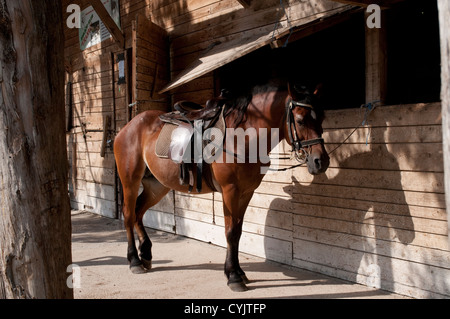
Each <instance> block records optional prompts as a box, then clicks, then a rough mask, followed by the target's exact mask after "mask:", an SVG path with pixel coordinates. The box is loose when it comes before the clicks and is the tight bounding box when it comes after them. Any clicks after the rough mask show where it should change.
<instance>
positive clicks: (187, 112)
mask: <svg viewBox="0 0 450 319" xmlns="http://www.w3.org/2000/svg"><path fill="white" fill-rule="evenodd" d="M226 102H227V99H226V98H225V97H224V96H223V95H222V94H221V96H219V97H218V98H214V99H211V100H208V101H207V102H206V106H205V107H203V106H201V105H200V104H197V103H194V102H190V101H181V102H177V103H176V104H175V105H174V109H175V111H173V112H169V113H166V114H162V115H160V116H159V118H160V119H161V121H163V122H165V125H164V127H163V129H162V130H161V133H160V135H159V137H158V141H157V142H156V155H157V156H158V157H161V158H169V159H171V160H172V161H173V162H175V163H177V164H179V165H180V173H179V181H180V185H186V184H187V185H189V192H191V191H192V189H193V185H194V177H193V170H196V173H197V184H196V190H197V192H199V193H200V192H201V190H202V178H203V177H205V181H206V183H207V184H208V186H209V187H210V188H211V189H213V190H214V185H213V183H212V177H211V173H210V171H209V166H208V165H205V166H204V165H203V164H204V160H203V147H204V143H205V141H203V132H204V131H205V130H207V129H209V128H217V129H219V130H220V131H221V132H222V136H223V135H224V133H225V120H224V114H223V111H224V106H225V103H226ZM195 133H198V134H195ZM194 139H195V140H194ZM214 143H215V144H216V145H217V144H219V143H220V146H221V145H222V143H223V141H215V140H214ZM198 148H201V149H198ZM205 168H206V169H205Z"/></svg>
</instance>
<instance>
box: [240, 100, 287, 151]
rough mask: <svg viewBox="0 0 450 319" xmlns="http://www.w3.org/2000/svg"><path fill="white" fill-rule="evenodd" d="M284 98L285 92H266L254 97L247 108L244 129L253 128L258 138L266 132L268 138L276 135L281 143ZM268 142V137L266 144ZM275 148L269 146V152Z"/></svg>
mask: <svg viewBox="0 0 450 319" xmlns="http://www.w3.org/2000/svg"><path fill="white" fill-rule="evenodd" d="M286 97H287V93H286V92H268V93H263V94H259V95H256V96H254V98H253V99H252V102H251V103H250V105H249V108H248V112H247V116H248V119H247V121H246V123H247V125H246V128H249V127H253V128H255V129H256V131H257V134H258V137H261V136H260V135H261V134H266V132H267V134H269V136H273V134H276V135H277V138H278V139H279V141H281V140H282V139H283V138H284V136H285V126H286V125H285V112H286V108H285V107H286ZM261 129H266V130H267V131H264V130H261ZM270 141H271V138H270V137H269V138H268V142H269V143H270ZM271 144H273V143H271ZM275 146H276V145H271V146H270V148H269V151H271V150H272V149H273V147H275Z"/></svg>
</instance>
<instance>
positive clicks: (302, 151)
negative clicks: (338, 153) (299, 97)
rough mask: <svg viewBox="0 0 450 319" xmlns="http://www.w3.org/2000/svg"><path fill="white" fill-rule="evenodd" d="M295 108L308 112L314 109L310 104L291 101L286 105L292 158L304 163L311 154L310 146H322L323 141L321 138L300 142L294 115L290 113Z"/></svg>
mask: <svg viewBox="0 0 450 319" xmlns="http://www.w3.org/2000/svg"><path fill="white" fill-rule="evenodd" d="M297 106H300V107H304V108H306V109H310V110H314V108H313V106H312V105H311V104H305V103H300V102H296V101H294V100H292V99H289V101H288V102H287V103H286V124H287V127H288V136H289V140H290V142H291V144H292V147H293V152H294V156H295V159H296V160H297V161H298V162H300V163H306V162H307V161H308V157H309V155H310V152H311V146H313V145H317V144H323V143H324V141H323V138H321V137H319V138H314V139H310V140H304V141H300V138H299V137H298V134H297V128H296V127H295V120H294V114H293V113H292V110H293V109H294V108H296V107H297Z"/></svg>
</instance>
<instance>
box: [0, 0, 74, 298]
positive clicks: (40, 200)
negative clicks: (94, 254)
mask: <svg viewBox="0 0 450 319" xmlns="http://www.w3.org/2000/svg"><path fill="white" fill-rule="evenodd" d="M61 12H62V6H61V1H59V0H49V1H39V2H37V1H15V0H0V30H1V32H0V48H1V50H0V159H1V160H0V234H1V235H0V299H3V298H17V299H19V298H36V299H47V298H51V299H54V298H57V299H59V298H73V290H72V289H71V288H70V287H69V286H68V285H67V279H68V277H69V275H70V274H69V273H68V272H67V269H68V268H69V269H70V267H69V266H70V265H71V264H72V253H71V220H70V201H69V196H68V194H67V185H68V176H67V175H68V174H67V172H68V163H67V149H66V134H65V115H64V107H63V106H64V31H63V26H64V25H65V23H63V21H62V14H61Z"/></svg>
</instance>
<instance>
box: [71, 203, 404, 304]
mask: <svg viewBox="0 0 450 319" xmlns="http://www.w3.org/2000/svg"><path fill="white" fill-rule="evenodd" d="M72 227H73V229H72V233H73V235H72V254H73V263H74V264H77V265H78V266H80V274H81V282H80V284H81V287H80V288H75V289H74V295H75V298H76V299H106V298H108V299H109V298H123V299H135V298H139V299H142V298H152V299H157V298H164V299H171V298H177V299H197V298H201V299H216V298H221V299H230V298H316V299H322V298H328V299H329V298H331V299H338V298H344V299H347V298H353V299H355V298H356V299H357V298H364V299H366V298H383V299H388V298H389V299H390V298H394V299H400V298H404V297H403V296H399V295H396V294H392V293H388V292H385V291H380V290H376V289H372V288H367V287H365V286H362V285H358V284H354V283H349V282H346V281H343V280H339V279H335V278H331V277H327V276H325V275H321V274H317V273H313V272H310V271H306V270H299V269H294V268H292V267H288V266H285V265H282V264H278V263H275V262H269V261H266V260H264V259H262V258H259V257H254V256H251V255H247V254H240V262H241V266H242V269H243V270H244V271H245V272H246V274H247V277H248V278H249V279H250V281H251V282H250V284H248V288H249V291H247V292H242V293H235V292H232V291H231V290H230V289H229V288H228V287H227V285H226V280H225V276H224V274H223V262H224V260H225V249H224V248H222V247H218V246H215V245H211V244H208V243H204V242H199V241H197V240H194V239H190V238H186V237H182V236H177V235H173V234H168V233H164V232H159V231H154V230H150V229H149V230H148V233H149V236H150V238H151V240H152V242H153V269H152V270H151V271H150V272H148V273H145V274H141V275H134V274H132V273H131V272H130V271H129V268H128V262H127V259H126V251H127V243H126V234H125V229H124V227H123V226H122V222H121V221H118V220H112V219H108V218H105V217H101V216H98V215H94V214H91V213H86V212H80V211H74V212H73V213H72Z"/></svg>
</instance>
